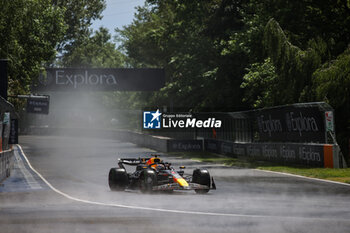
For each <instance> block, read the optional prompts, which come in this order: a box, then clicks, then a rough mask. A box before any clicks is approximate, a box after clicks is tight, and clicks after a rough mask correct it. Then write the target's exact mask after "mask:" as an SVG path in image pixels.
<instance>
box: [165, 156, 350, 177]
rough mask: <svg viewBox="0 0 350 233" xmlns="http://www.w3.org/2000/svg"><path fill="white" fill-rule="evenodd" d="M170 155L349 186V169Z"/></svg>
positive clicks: (229, 158)
mask: <svg viewBox="0 0 350 233" xmlns="http://www.w3.org/2000/svg"><path fill="white" fill-rule="evenodd" d="M169 154H170V155H174V156H180V157H183V158H189V159H193V160H199V161H201V162H207V163H217V164H225V165H227V166H232V167H241V168H242V167H243V168H255V169H261V170H268V171H275V172H283V173H290V174H295V175H301V176H306V177H312V178H318V179H325V180H332V181H337V182H342V183H347V184H350V168H341V169H332V168H308V167H302V166H285V165H281V164H276V163H271V162H265V161H251V160H245V159H240V158H231V157H227V156H223V155H219V154H214V153H206V152H191V153H181V152H179V153H178V152H174V153H169Z"/></svg>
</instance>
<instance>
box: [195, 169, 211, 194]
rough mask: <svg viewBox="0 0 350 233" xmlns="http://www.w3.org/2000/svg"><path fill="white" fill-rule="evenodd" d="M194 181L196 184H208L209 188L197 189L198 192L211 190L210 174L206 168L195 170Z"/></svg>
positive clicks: (202, 192)
mask: <svg viewBox="0 0 350 233" xmlns="http://www.w3.org/2000/svg"><path fill="white" fill-rule="evenodd" d="M192 182H193V183H196V184H201V185H206V186H208V189H195V190H194V191H195V192H196V193H198V194H204V193H207V192H209V189H210V174H209V171H208V170H206V169H195V170H194V171H193V176H192Z"/></svg>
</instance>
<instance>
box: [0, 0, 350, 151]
mask: <svg viewBox="0 0 350 233" xmlns="http://www.w3.org/2000/svg"><path fill="white" fill-rule="evenodd" d="M0 4H1V5H0V6H1V9H2V10H1V12H0V36H1V40H2V41H1V44H0V57H2V58H8V59H9V60H10V63H9V64H10V69H9V70H10V74H9V75H10V92H11V93H12V94H18V93H24V92H28V91H29V86H30V84H31V82H32V81H33V80H34V79H35V78H36V77H37V73H38V71H39V69H40V68H41V67H43V66H47V65H56V66H57V65H59V66H85V67H86V66H91V67H123V66H124V67H125V66H127V67H163V68H164V69H165V70H166V85H165V87H164V88H162V89H161V90H160V91H159V92H153V93H152V92H150V93H108V94H106V96H105V97H104V98H105V99H104V101H105V103H106V104H107V105H108V106H110V107H117V106H119V107H123V108H143V107H145V106H149V107H151V106H152V107H153V106H157V107H163V106H167V107H168V109H169V108H170V109H181V110H185V111H188V110H195V111H237V110H247V109H250V108H254V107H267V106H274V105H281V104H289V103H296V102H306V101H326V102H328V103H330V104H331V105H332V106H333V107H334V108H335V113H336V120H337V122H336V126H337V134H338V135H340V138H339V141H341V142H342V145H343V150H344V151H345V149H346V148H345V147H344V145H345V144H346V140H348V138H349V119H350V112H349V109H350V93H349V92H350V82H349V62H350V59H349V57H350V55H349V54H350V52H349V43H350V1H349V0H336V1H331V0H318V1H316V0H300V1H286V0H268V1H258V0H191V1H187V0H146V3H145V5H144V6H142V7H139V8H138V9H137V13H136V14H135V17H134V20H133V22H132V23H131V24H130V25H127V26H125V27H123V28H122V29H117V30H116V32H117V36H116V40H117V41H118V43H119V44H121V46H120V48H119V49H118V48H116V45H115V43H113V41H111V35H110V33H109V32H108V31H107V30H106V29H104V28H101V29H99V30H98V31H95V32H93V31H92V30H91V29H90V26H91V22H92V20H94V19H98V18H101V12H102V11H103V9H104V7H105V3H104V0H81V1H74V0H11V1H8V0H0ZM346 153H347V152H346Z"/></svg>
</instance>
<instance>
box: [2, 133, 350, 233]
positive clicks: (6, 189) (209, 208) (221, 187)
mask: <svg viewBox="0 0 350 233" xmlns="http://www.w3.org/2000/svg"><path fill="white" fill-rule="evenodd" d="M20 142H21V145H22V148H23V150H24V153H25V155H26V156H27V157H28V159H29V160H30V162H31V164H32V165H33V167H34V168H35V169H37V170H38V172H40V173H41V174H42V175H43V177H45V178H46V179H47V180H48V182H50V183H51V184H52V185H53V186H54V187H55V188H57V189H58V190H59V191H61V192H63V193H65V194H68V195H69V196H71V197H74V198H77V199H79V200H84V201H90V202H97V204H92V203H90V204H89V203H82V202H79V201H77V200H71V199H68V198H66V197H64V196H62V195H60V194H58V193H56V192H54V191H52V190H51V189H50V188H49V187H48V186H47V185H46V184H45V183H44V182H42V181H41V180H40V178H39V177H38V176H37V175H35V174H34V173H32V178H33V179H34V180H35V181H36V182H34V181H33V184H30V185H28V184H26V182H23V180H21V177H20V176H18V174H17V176H15V178H14V179H13V180H9V181H8V182H5V186H3V187H2V189H0V190H2V192H0V232H1V233H6V232H16V233H17V232H42V233H47V232H94V233H95V232H153V233H154V232H165V231H166V232H181V233H185V232H186V233H187V232H276V233H277V232H278V233H280V232H295V233H300V232H315V233H316V232H317V233H320V232H333V233H335V232H343V233H344V232H349V231H350V230H349V229H350V221H349V219H350V187H349V186H342V185H337V184H329V183H323V182H318V181H310V180H305V179H300V178H295V177H289V176H284V175H279V174H272V173H266V172H261V171H256V170H251V169H237V168H227V167H223V166H217V165H212V164H203V163H198V162H194V161H191V160H182V159H179V158H176V157H168V156H163V159H164V160H167V161H169V162H172V163H173V166H174V167H178V166H180V165H185V166H186V167H187V169H186V170H187V171H188V172H190V173H191V171H192V170H193V168H195V167H206V168H208V169H209V171H210V172H211V175H213V176H214V178H215V181H216V185H217V188H218V189H217V190H216V191H210V192H209V193H208V194H207V195H196V194H195V193H194V192H174V193H173V194H141V193H139V192H135V191H127V192H111V191H110V190H109V188H108V184H107V175H108V171H109V168H110V167H113V166H116V161H117V160H116V159H117V157H118V156H123V157H139V156H148V155H150V154H151V153H154V151H151V150H149V149H146V148H140V147H138V146H136V145H134V144H131V143H124V142H118V141H113V140H106V139H92V138H90V139H89V138H74V137H59V136H42V137H41V136H23V137H21V138H20ZM15 175H16V174H15ZM16 177H17V178H16ZM27 183H28V182H27ZM101 203H102V204H106V205H105V206H103V205H99V204H101ZM108 205H125V206H127V208H122V207H116V206H108ZM140 207H141V208H142V207H145V208H148V209H147V210H142V209H139V208H140Z"/></svg>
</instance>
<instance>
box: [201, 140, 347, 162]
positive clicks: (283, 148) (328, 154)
mask: <svg viewBox="0 0 350 233" xmlns="http://www.w3.org/2000/svg"><path fill="white" fill-rule="evenodd" d="M204 150H205V151H208V152H213V153H219V154H226V155H229V156H232V157H236V156H238V157H243V158H247V159H252V160H263V161H272V162H278V163H282V164H288V165H304V166H308V167H327V168H339V167H340V166H339V165H340V164H341V161H339V156H338V153H337V150H338V148H337V146H336V145H330V144H311V143H234V142H230V141H221V140H214V139H205V140H204Z"/></svg>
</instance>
